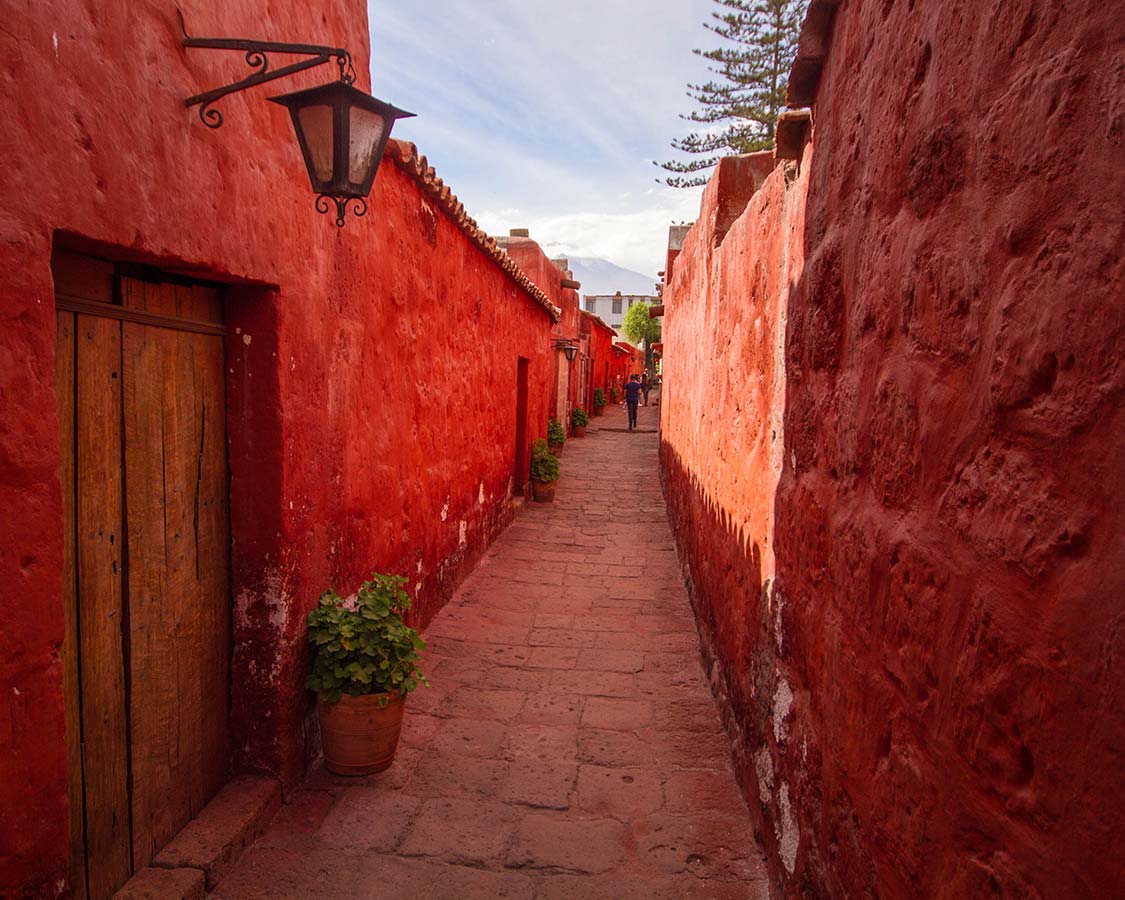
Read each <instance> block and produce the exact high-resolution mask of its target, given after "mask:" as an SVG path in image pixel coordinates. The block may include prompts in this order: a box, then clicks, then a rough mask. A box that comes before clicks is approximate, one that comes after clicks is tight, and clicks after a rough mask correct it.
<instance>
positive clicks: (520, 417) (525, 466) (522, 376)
mask: <svg viewBox="0 0 1125 900" xmlns="http://www.w3.org/2000/svg"><path fill="white" fill-rule="evenodd" d="M530 466H531V463H530V460H529V458H528V447H527V359H526V357H523V356H521V357H520V358H519V362H518V364H517V365H516V452H515V464H514V466H513V472H512V492H513V493H514V494H516V495H517V496H522V495H523V493H524V491H525V490H526V489H527V481H528V478H529V477H530Z"/></svg>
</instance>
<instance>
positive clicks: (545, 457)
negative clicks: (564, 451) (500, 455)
mask: <svg viewBox="0 0 1125 900" xmlns="http://www.w3.org/2000/svg"><path fill="white" fill-rule="evenodd" d="M558 483H559V459H558V457H557V456H555V455H554V454H553V453H551V451H550V450H548V449H547V442H546V441H545V440H543V438H539V440H537V441H536V442H535V445H534V446H533V447H532V448H531V496H532V497H534V498H535V500H536V501H537V502H539V503H550V502H551V501H552V500H554V499H555V488H556V487H558Z"/></svg>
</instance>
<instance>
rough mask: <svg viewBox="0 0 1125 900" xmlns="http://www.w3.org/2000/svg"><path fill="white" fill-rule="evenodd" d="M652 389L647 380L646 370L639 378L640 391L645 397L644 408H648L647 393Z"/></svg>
mask: <svg viewBox="0 0 1125 900" xmlns="http://www.w3.org/2000/svg"><path fill="white" fill-rule="evenodd" d="M650 388H652V383H651V382H650V381H649V380H648V369H645V372H644V374H643V375H642V376H641V390H642V391H644V395H645V406H648V392H649V389H650Z"/></svg>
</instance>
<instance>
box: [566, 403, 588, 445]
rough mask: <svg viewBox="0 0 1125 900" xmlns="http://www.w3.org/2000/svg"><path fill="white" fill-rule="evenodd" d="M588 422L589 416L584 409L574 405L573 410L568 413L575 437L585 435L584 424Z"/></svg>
mask: <svg viewBox="0 0 1125 900" xmlns="http://www.w3.org/2000/svg"><path fill="white" fill-rule="evenodd" d="M589 422H590V417H589V416H588V415H586V410H584V409H583V408H582V407H581V406H576V407H574V412H572V413H571V414H570V424H571V426H572V427H573V428H574V436H575V437H585V436H586V426H587V425H588V424H589Z"/></svg>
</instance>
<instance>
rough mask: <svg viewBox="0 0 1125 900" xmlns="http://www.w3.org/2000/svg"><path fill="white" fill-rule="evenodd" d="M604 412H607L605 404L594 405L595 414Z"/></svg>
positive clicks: (598, 414)
mask: <svg viewBox="0 0 1125 900" xmlns="http://www.w3.org/2000/svg"><path fill="white" fill-rule="evenodd" d="M603 412H605V407H604V406H595V407H594V415H595V416H600V415H601V414H602V413H603Z"/></svg>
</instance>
